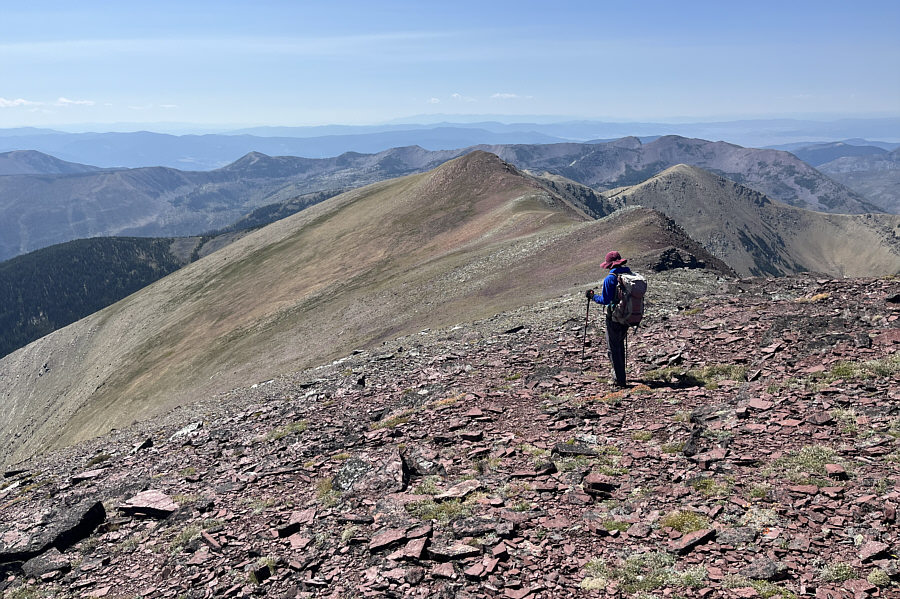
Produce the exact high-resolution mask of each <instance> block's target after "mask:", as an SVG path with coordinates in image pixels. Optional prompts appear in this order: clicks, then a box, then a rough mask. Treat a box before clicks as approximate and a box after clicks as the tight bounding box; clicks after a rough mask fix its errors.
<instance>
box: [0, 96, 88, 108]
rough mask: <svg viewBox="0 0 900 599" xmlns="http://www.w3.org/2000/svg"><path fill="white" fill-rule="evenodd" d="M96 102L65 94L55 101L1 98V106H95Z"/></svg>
mask: <svg viewBox="0 0 900 599" xmlns="http://www.w3.org/2000/svg"><path fill="white" fill-rule="evenodd" d="M94 104H96V102H94V101H93V100H72V99H70V98H66V97H64V96H60V97H59V98H57V100H56V101H55V102H38V101H36V100H25V99H24V98H16V99H15V100H9V99H7V98H0V108H18V107H21V106H28V107H41V106H93V105H94Z"/></svg>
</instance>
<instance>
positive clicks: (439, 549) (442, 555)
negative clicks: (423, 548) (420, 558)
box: [428, 541, 481, 562]
mask: <svg viewBox="0 0 900 599" xmlns="http://www.w3.org/2000/svg"><path fill="white" fill-rule="evenodd" d="M477 555H481V549H478V548H477V547H472V546H471V545H466V544H465V543H458V542H453V543H447V542H437V541H436V542H434V543H432V545H431V546H430V547H429V548H428V556H429V557H430V558H431V559H433V560H435V561H438V562H449V561H456V560H461V559H465V558H467V557H475V556H477Z"/></svg>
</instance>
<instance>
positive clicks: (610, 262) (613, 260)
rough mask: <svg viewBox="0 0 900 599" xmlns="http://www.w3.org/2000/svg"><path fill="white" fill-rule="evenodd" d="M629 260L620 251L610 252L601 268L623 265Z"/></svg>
mask: <svg viewBox="0 0 900 599" xmlns="http://www.w3.org/2000/svg"><path fill="white" fill-rule="evenodd" d="M626 262H628V260H625V259H624V258H622V256H620V255H619V252H610V253H608V254H606V261H605V262H604V263H603V264H601V265H600V268H615V267H617V266H622V265H623V264H625V263H626Z"/></svg>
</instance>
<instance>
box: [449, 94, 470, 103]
mask: <svg viewBox="0 0 900 599" xmlns="http://www.w3.org/2000/svg"><path fill="white" fill-rule="evenodd" d="M450 97H451V98H452V99H454V100H456V101H457V102H475V98H473V97H471V96H464V95H462V94H450Z"/></svg>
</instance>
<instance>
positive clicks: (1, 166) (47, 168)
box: [0, 150, 101, 175]
mask: <svg viewBox="0 0 900 599" xmlns="http://www.w3.org/2000/svg"><path fill="white" fill-rule="evenodd" d="M99 170H101V169H100V168H98V167H96V166H88V165H86V164H78V163H75V162H66V161H65V160H60V159H59V158H54V157H53V156H50V155H48V154H44V153H42V152H37V151H35V150H15V151H12V152H3V153H0V175H60V174H71V173H90V172H94V171H99Z"/></svg>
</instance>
